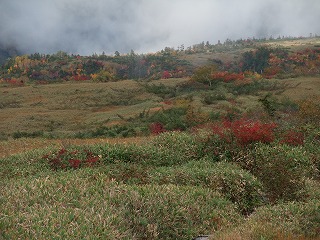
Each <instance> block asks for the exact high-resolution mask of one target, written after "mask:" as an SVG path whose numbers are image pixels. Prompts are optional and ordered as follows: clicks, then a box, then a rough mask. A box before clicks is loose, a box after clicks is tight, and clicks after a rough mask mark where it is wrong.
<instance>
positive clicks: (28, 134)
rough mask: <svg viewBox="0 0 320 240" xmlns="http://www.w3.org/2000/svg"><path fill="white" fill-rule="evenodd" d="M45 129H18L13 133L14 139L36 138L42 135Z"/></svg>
mask: <svg viewBox="0 0 320 240" xmlns="http://www.w3.org/2000/svg"><path fill="white" fill-rule="evenodd" d="M42 136H43V131H34V132H23V131H17V132H14V133H13V134H12V137H13V138H14V139H17V138H36V137H42Z"/></svg>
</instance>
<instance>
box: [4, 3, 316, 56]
mask: <svg viewBox="0 0 320 240" xmlns="http://www.w3.org/2000/svg"><path fill="white" fill-rule="evenodd" d="M319 13H320V1H319V0H281V1H279V0H90V1H87V0H54V1H53V0H28V1H25V0H1V1H0V22H1V24H0V45H4V46H9V45H16V46H17V48H18V49H19V50H21V51H22V52H25V53H34V52H40V53H53V52H57V51H59V50H62V51H66V52H68V53H79V54H82V55H91V54H92V53H94V52H97V53H101V52H102V51H105V52H106V53H114V52H115V51H119V52H120V53H125V52H129V51H130V50H131V49H133V50H135V51H137V52H152V51H158V50H161V49H163V48H164V47H166V46H168V47H175V48H176V47H178V46H179V45H181V44H184V45H185V46H189V45H192V44H195V43H199V42H202V41H209V42H211V43H216V42H217V41H218V40H221V41H224V40H225V39H227V38H229V39H239V38H248V37H257V38H259V37H270V36H273V37H278V36H309V34H310V33H313V34H315V33H316V34H318V33H320V24H319V22H320V14H319Z"/></svg>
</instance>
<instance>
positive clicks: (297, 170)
mask: <svg viewBox="0 0 320 240" xmlns="http://www.w3.org/2000/svg"><path fill="white" fill-rule="evenodd" d="M237 161H238V164H240V165H241V166H242V167H243V168H245V169H248V170H249V171H250V172H251V173H253V174H254V175H255V176H256V177H258V179H260V180H261V181H262V183H263V185H264V186H265V188H266V190H267V193H268V197H269V199H270V201H271V202H275V201H277V200H280V199H281V200H297V199H301V198H302V197H303V196H304V195H303V192H304V189H305V180H306V179H307V178H313V177H314V176H315V174H316V173H317V169H316V167H315V165H314V164H313V162H312V159H311V158H310V155H308V154H306V151H305V149H304V148H303V147H302V146H300V147H292V146H290V145H276V144H273V145H266V144H261V143H260V144H256V145H255V148H254V149H252V150H251V151H249V152H248V154H247V155H245V156H242V157H240V158H239V159H238V160H237Z"/></svg>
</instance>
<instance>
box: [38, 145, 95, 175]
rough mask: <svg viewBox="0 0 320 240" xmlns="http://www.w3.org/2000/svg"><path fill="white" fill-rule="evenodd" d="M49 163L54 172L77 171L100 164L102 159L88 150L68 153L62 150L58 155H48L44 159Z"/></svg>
mask: <svg viewBox="0 0 320 240" xmlns="http://www.w3.org/2000/svg"><path fill="white" fill-rule="evenodd" d="M42 158H43V159H44V160H46V161H48V162H49V164H50V166H51V167H52V168H53V169H54V170H58V169H77V168H80V167H83V166H93V165H95V164H97V163H98V161H99V160H100V157H99V156H97V155H95V154H93V153H92V152H90V151H88V150H83V151H77V150H74V151H68V150H66V149H64V148H61V149H60V150H59V151H58V152H56V153H51V154H46V155H44V156H43V157H42Z"/></svg>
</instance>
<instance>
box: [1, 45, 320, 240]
mask: <svg viewBox="0 0 320 240" xmlns="http://www.w3.org/2000/svg"><path fill="white" fill-rule="evenodd" d="M318 42H319V39H313V41H311V40H310V39H300V40H296V41H293V40H292V41H291V40H290V41H289V40H288V41H278V42H277V41H269V42H267V43H266V44H264V45H261V44H260V43H257V45H251V44H250V45H246V44H247V43H246V42H245V43H242V44H245V45H244V46H242V45H241V46H240V47H239V44H238V43H235V44H234V45H232V46H228V45H227V46H220V45H219V46H215V47H214V46H212V48H208V49H205V50H203V49H200V50H201V51H200V50H199V51H197V52H195V53H188V52H186V53H181V52H169V53H168V52H165V53H163V56H162V55H161V56H149V58H150V59H151V60H150V59H149V58H147V57H145V56H139V55H135V56H124V57H123V59H122V58H121V57H119V56H117V57H113V58H110V59H109V58H108V59H107V57H106V56H98V57H97V56H95V57H93V59H89V58H88V59H86V58H84V59H80V57H77V58H76V59H75V58H74V57H70V56H64V58H60V57H57V56H53V55H52V56H49V57H45V58H46V59H42V60H41V58H40V57H39V59H38V57H37V56H33V58H31V57H24V58H23V59H22V58H19V59H16V62H11V63H10V64H12V66H11V65H10V66H11V67H12V68H10V66H9V65H8V64H7V65H4V66H3V69H2V75H1V79H2V81H1V82H0V179H1V183H0V209H1V210H0V239H193V238H195V237H197V236H200V235H209V239H239V240H240V239H252V240H254V239H274V240H280V239H287V240H290V239H301V240H310V239H320V147H319V145H320V70H319V69H320V50H319V47H317V44H318ZM265 45H267V46H268V48H264V46H265ZM261 46H262V47H261ZM279 46H282V47H286V48H287V49H285V50H284V49H283V48H278V47H279ZM310 48H312V49H311V50H310ZM230 49H231V50H230ZM270 49H271V50H270ZM306 49H307V50H306ZM257 53H261V54H262V56H264V57H266V59H264V58H263V57H261V58H260V57H259V58H258V56H257V55H259V54H257ZM134 57H136V58H138V61H137V62H139V64H140V63H141V62H143V61H142V60H141V58H143V57H145V59H143V60H145V62H144V64H145V65H141V66H140V65H139V68H138V70H139V71H138V70H137V68H134V67H133V68H132V71H131V70H130V65H129V63H130V62H131V61H132V59H133V58H134ZM162 57H163V58H162ZM95 58H97V59H95ZM21 59H22V60H21ZM79 59H80V60H79ZM219 59H220V60H221V62H219V61H218V60H219ZM241 59H242V60H241ZM149 60H150V62H148V61H149ZM240 60H241V62H240V63H241V64H240V63H239V62H237V61H240ZM251 60H254V61H251ZM258 60H259V61H258ZM126 61H128V62H126ZM230 61H235V62H231V63H227V62H230ZM43 62H45V63H43ZM123 62H125V64H127V65H125V66H129V67H128V68H127V72H125V73H123V69H124V67H123V66H122V65H121V64H123ZM168 62H169V63H170V64H169V65H170V66H174V68H173V69H169V70H165V69H167V68H166V67H167V65H166V64H167V63H168ZM80 63H81V64H80ZM257 63H259V64H257ZM262 63H264V64H265V65H263V64H262ZM59 64H60V65H59ZM86 64H87V65H86ZM116 64H118V65H116ZM246 64H247V65H246ZM75 65H77V67H74V66H75ZM15 66H18V67H15ZM27 66H28V67H27ZM56 66H60V67H61V69H63V71H64V72H63V73H61V72H59V74H60V75H58V72H57V73H56V74H57V75H55V74H53V72H52V71H51V70H52V69H56ZM86 66H87V68H86ZM121 66H122V67H121ZM160 66H161V67H160ZM81 67H82V68H81ZM143 67H145V68H143ZM25 68H26V69H25ZM30 68H34V71H31V70H30ZM71 68H73V69H75V70H73V71H74V72H79V73H80V72H81V74H78V75H76V76H77V77H76V76H75V75H72V74H74V72H73V73H71V72H70V74H71V75H70V76H69V75H67V74H69V72H68V71H69V70H67V69H71ZM80 68H81V69H80ZM147 68H148V69H147ZM260 68H261V69H260ZM10 69H11V70H10ZM79 69H80V70H79ZM143 69H144V70H145V77H141V76H142V72H143V71H144V70H143ZM155 69H158V70H159V72H156V70H155ZM258 69H260V71H258ZM93 70H95V71H96V72H94V71H93ZM158 70H157V71H158ZM28 71H29V72H28ZM152 71H154V72H152ZM44 73H45V74H44ZM41 74H42V75H41ZM50 74H53V75H54V76H65V78H61V79H58V80H57V79H56V78H54V79H53V80H50V79H51V77H50V76H51V75H50ZM121 74H122V75H121ZM130 74H132V76H133V77H132V78H130V79H129V80H128V78H126V77H128V76H131V75H130ZM134 74H138V75H137V76H138V77H134V76H136V75H134ZM39 76H40V77H39ZM26 77H27V78H28V79H27V80H25V81H22V79H26ZM46 77H47V79H45V80H43V79H42V78H46ZM87 77H88V79H87ZM79 78H83V79H82V80H81V81H80V80H79Z"/></svg>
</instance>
